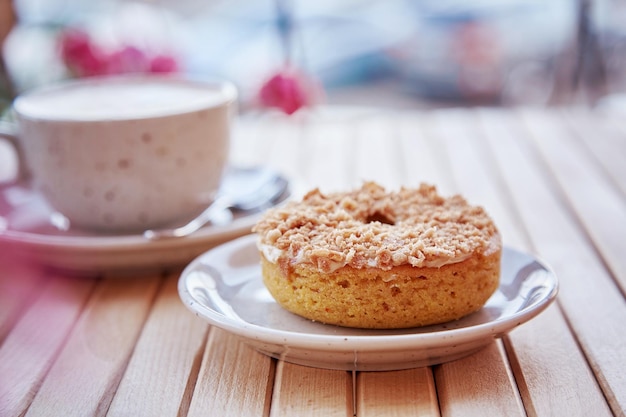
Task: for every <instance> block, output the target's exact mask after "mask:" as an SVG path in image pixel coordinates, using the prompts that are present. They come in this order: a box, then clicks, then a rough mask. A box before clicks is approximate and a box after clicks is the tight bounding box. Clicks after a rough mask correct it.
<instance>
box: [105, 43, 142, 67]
mask: <svg viewBox="0 0 626 417" xmlns="http://www.w3.org/2000/svg"><path fill="white" fill-rule="evenodd" d="M106 61H107V62H106V64H107V73H108V74H127V73H141V72H146V71H147V70H148V68H149V65H150V61H149V60H148V57H147V56H146V54H145V53H144V52H143V51H142V50H140V49H139V48H135V47H134V46H123V47H122V48H120V49H118V50H116V51H114V52H113V53H111V54H110V55H109V56H108V57H107V60H106Z"/></svg>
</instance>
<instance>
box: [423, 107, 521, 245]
mask: <svg viewBox="0 0 626 417" xmlns="http://www.w3.org/2000/svg"><path fill="white" fill-rule="evenodd" d="M434 119H435V123H436V126H433V127H432V128H431V135H432V137H431V142H434V143H437V144H438V145H439V147H440V148H442V149H443V150H444V152H445V162H443V166H444V168H445V170H446V171H447V172H448V175H449V176H450V177H451V179H452V182H453V184H454V189H453V191H454V192H455V193H459V194H461V195H463V196H464V197H465V198H466V199H467V200H468V202H469V203H470V204H476V205H481V206H483V207H484V208H485V210H487V212H488V213H489V215H490V216H491V217H492V218H493V220H494V222H495V223H496V225H497V226H498V229H499V231H500V233H501V234H502V241H503V243H504V244H505V245H506V246H508V247H513V248H518V249H521V248H524V247H526V246H527V245H528V237H527V236H526V233H525V230H524V228H523V226H522V225H521V223H520V221H519V218H518V217H517V216H516V214H515V213H516V211H515V208H514V207H513V205H512V204H511V200H510V198H508V194H509V190H507V188H506V186H505V185H504V184H503V183H502V182H501V181H500V180H499V179H500V175H499V173H498V172H497V171H495V169H496V168H495V167H494V166H493V165H494V163H493V160H492V158H490V155H487V154H486V152H485V150H484V147H483V146H481V145H483V144H482V143H481V142H480V136H481V132H480V129H479V125H478V123H477V115H476V114H473V113H472V112H470V111H468V110H443V111H439V112H435V113H434ZM439 169H440V170H441V169H442V168H439Z"/></svg>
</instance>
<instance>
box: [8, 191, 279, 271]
mask: <svg viewBox="0 0 626 417" xmlns="http://www.w3.org/2000/svg"><path fill="white" fill-rule="evenodd" d="M287 198H289V192H287V193H285V194H284V195H283V196H282V198H281V199H280V201H277V202H276V204H278V203H280V202H282V201H284V200H285V199H287ZM53 213H54V211H53V210H52V209H51V208H50V207H49V206H48V205H47V204H46V202H45V201H44V199H43V198H42V197H41V196H40V195H39V194H38V193H36V192H35V191H34V190H33V189H32V188H31V187H30V186H29V184H24V183H19V184H13V185H5V186H1V185H0V251H1V253H3V255H4V254H9V256H11V257H19V258H20V259H23V260H26V261H28V262H33V263H37V264H39V265H41V266H43V267H46V268H50V269H55V270H62V271H63V272H65V273H71V274H76V275H86V276H94V275H98V274H102V273H106V274H108V275H112V276H122V277H127V276H132V275H137V274H147V273H154V272H156V271H162V270H164V269H167V268H182V267H183V266H185V265H186V264H188V263H189V262H190V261H191V260H193V259H194V258H195V257H197V256H198V255H200V254H201V253H203V252H205V251H207V250H208V249H210V248H211V247H213V246H215V245H216V244H218V243H222V242H224V241H226V240H229V239H232V238H235V237H238V236H241V235H244V234H248V233H250V229H251V228H252V226H253V225H254V224H255V223H256V222H257V220H258V219H259V216H260V213H256V214H252V215H235V216H234V219H233V221H232V222H231V223H229V224H227V225H224V226H213V225H208V226H205V227H203V228H202V229H200V230H199V231H197V232H196V233H194V234H193V235H191V236H188V237H186V238H180V239H176V238H174V239H164V240H159V241H148V240H147V239H145V238H144V237H143V236H142V235H141V234H140V233H138V234H126V235H120V234H111V235H107V234H100V233H95V232H89V231H84V230H75V229H72V228H70V229H69V230H67V231H63V230H60V229H59V228H57V227H55V226H54V225H53V224H52V222H51V216H52V215H53ZM52 218H54V216H53V217H52Z"/></svg>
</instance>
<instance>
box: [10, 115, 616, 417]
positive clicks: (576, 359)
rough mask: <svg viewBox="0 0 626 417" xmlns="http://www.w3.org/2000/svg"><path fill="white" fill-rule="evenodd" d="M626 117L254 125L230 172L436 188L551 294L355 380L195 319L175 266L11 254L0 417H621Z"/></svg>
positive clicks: (402, 118)
mask: <svg viewBox="0 0 626 417" xmlns="http://www.w3.org/2000/svg"><path fill="white" fill-rule="evenodd" d="M625 161H626V122H624V121H622V120H620V118H619V117H617V116H611V115H606V114H593V113H591V112H588V111H585V110H577V109H565V110H563V109H560V110H557V109H555V110H532V109H528V110H522V109H520V110H497V109H472V110H467V109H463V110H461V109H459V110H456V109H455V110H437V111H426V112H415V111H405V112H403V111H392V110H376V109H323V110H319V111H318V112H317V113H314V114H308V115H305V114H301V115H297V117H294V118H290V119H289V118H285V117H281V116H278V115H274V116H264V117H260V116H248V117H246V118H245V119H243V120H242V121H241V122H240V123H239V124H238V125H237V128H236V131H235V138H234V144H233V162H234V163H237V164H241V165H251V164H257V163H265V164H268V165H270V166H272V167H275V168H277V169H279V170H281V171H282V172H284V173H285V174H286V175H288V176H289V177H291V178H292V179H293V180H294V181H296V182H298V183H299V184H301V185H303V186H305V187H314V186H319V187H320V188H321V189H322V190H327V191H331V190H341V189H345V188H351V187H355V186H358V185H360V184H361V182H362V181H363V180H375V181H377V182H379V183H381V184H382V185H384V186H386V187H390V188H397V187H398V186H400V185H406V186H415V185H417V184H419V183H420V182H422V181H425V182H430V183H434V184H436V185H437V186H438V187H439V189H440V191H441V192H442V193H444V194H446V195H449V194H451V193H456V192H460V193H462V194H464V195H465V196H466V197H467V198H468V200H470V201H471V202H472V203H476V204H481V205H483V206H485V207H486V208H487V210H488V211H489V212H490V213H491V214H492V216H493V217H494V218H495V220H496V222H497V224H498V225H499V227H500V229H501V231H502V234H503V237H504V242H505V244H506V245H508V246H511V247H513V248H518V249H521V250H523V251H527V252H530V253H533V254H537V255H539V256H540V257H541V258H542V259H544V260H545V261H546V262H547V263H548V264H549V265H550V266H551V267H552V268H553V270H554V271H555V272H556V274H557V276H558V277H559V280H560V292H559V295H558V297H557V301H556V302H555V303H554V304H552V305H551V306H550V307H549V308H548V309H547V310H546V311H545V312H543V313H542V314H541V315H539V316H538V317H536V318H535V319H533V320H531V321H530V322H528V323H526V324H524V325H522V326H520V327H518V328H516V329H515V330H513V331H512V332H511V333H509V334H508V335H507V336H505V337H503V338H501V339H497V340H495V341H494V342H493V343H491V344H490V345H489V346H488V347H487V348H485V349H483V350H481V351H480V352H478V353H476V354H473V355H471V356H469V357H466V358H464V359H461V360H457V361H455V362H450V363H444V364H441V365H435V366H432V367H425V368H418V369H410V370H401V371H386V372H346V371H337V370H324V369H315V368H308V367H304V366H299V365H293V364H290V363H286V362H283V361H279V360H275V359H271V358H269V357H267V356H264V355H263V354H260V353H258V352H256V351H254V350H252V349H251V348H249V347H248V346H247V345H245V344H243V343H242V342H240V341H239V340H238V339H237V338H235V337H233V336H231V335H230V334H228V333H226V332H225V331H223V330H220V329H218V328H215V327H211V326H209V325H208V324H207V323H206V322H204V321H203V320H201V319H199V318H198V317H196V316H194V315H193V314H192V313H191V312H189V311H188V310H187V309H186V308H185V307H184V306H183V304H182V302H181V301H180V299H179V297H178V294H177V289H176V285H177V281H178V278H179V275H180V269H178V270H176V269H173V270H168V271H165V270H164V271H162V272H160V273H156V274H155V273H152V274H148V275H147V276H139V275H138V276H133V277H128V276H127V277H124V278H120V277H115V276H108V275H107V274H103V275H99V276H96V277H91V278H85V277H82V278H76V277H71V276H67V274H63V273H61V272H58V271H57V272H50V271H46V270H43V269H41V268H39V267H37V266H36V265H33V264H23V263H20V262H18V261H15V260H14V259H9V258H8V257H6V256H5V257H4V259H3V260H2V265H1V269H0V415H2V416H21V415H27V416H91V415H98V416H100V415H107V416H133V417H136V416H207V415H215V416H267V415H269V416H324V417H327V416H349V415H353V414H354V415H358V416H382V415H385V416H417V415H419V416H480V417H484V416H585V417H588V416H610V415H616V416H624V415H626V412H625V410H626V302H625V295H626V164H625Z"/></svg>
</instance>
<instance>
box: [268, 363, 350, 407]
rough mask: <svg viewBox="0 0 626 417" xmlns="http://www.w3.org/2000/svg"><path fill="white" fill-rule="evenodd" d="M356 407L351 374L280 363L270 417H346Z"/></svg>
mask: <svg viewBox="0 0 626 417" xmlns="http://www.w3.org/2000/svg"><path fill="white" fill-rule="evenodd" d="M352 407H353V400H352V377H351V373H349V372H346V371H333V370H325V369H317V368H309V367H306V366H300V365H294V364H290V363H287V362H283V361H280V362H279V363H278V367H277V369H276V383H275V385H274V394H273V397H272V406H271V409H270V417H279V416H298V417H314V416H316V417H335V416H336V417H346V416H351V415H353V410H352Z"/></svg>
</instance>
